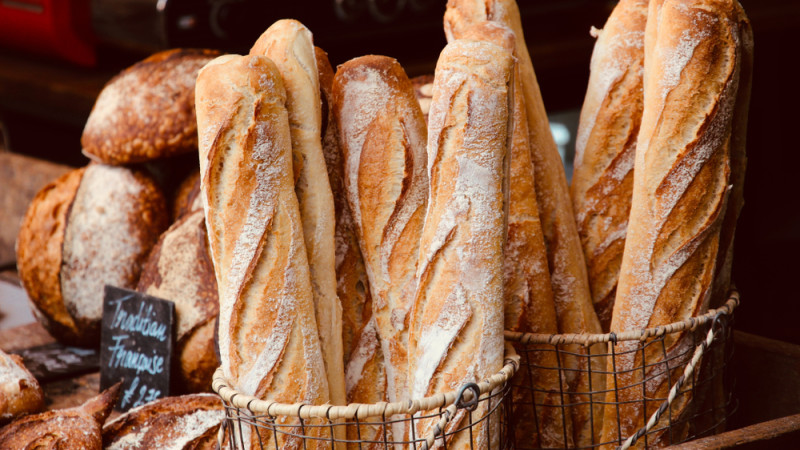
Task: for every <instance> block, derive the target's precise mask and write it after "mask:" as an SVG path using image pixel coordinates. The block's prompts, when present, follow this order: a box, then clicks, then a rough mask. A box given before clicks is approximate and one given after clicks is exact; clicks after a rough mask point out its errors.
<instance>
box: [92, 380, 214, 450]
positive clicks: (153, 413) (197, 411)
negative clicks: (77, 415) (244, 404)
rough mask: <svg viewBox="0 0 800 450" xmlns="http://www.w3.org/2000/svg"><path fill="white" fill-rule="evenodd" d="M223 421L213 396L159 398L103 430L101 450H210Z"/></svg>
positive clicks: (124, 415)
mask: <svg viewBox="0 0 800 450" xmlns="http://www.w3.org/2000/svg"><path fill="white" fill-rule="evenodd" d="M224 418H225V410H224V408H223V405H222V401H221V400H220V398H219V397H218V396H217V395H215V394H195V395H184V396H180V397H166V398H162V399H159V400H156V401H153V402H150V403H147V404H146V405H143V406H141V407H138V408H135V409H132V410H130V411H128V412H127V413H125V414H123V415H121V416H119V417H118V418H116V419H114V420H113V421H111V422H109V423H107V424H106V425H105V426H104V427H103V448H104V449H107V450H124V449H135V448H153V449H155V448H159V449H164V450H198V449H213V448H215V447H214V446H215V445H216V441H217V432H218V430H219V427H220V423H221V422H222V420H223V419H224Z"/></svg>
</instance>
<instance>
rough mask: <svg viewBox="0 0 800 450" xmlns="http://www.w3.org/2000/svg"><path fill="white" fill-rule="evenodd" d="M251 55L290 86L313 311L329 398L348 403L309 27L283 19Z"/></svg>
mask: <svg viewBox="0 0 800 450" xmlns="http://www.w3.org/2000/svg"><path fill="white" fill-rule="evenodd" d="M250 54H251V55H264V56H267V57H269V58H270V59H272V60H273V61H274V62H275V65H276V66H277V67H278V70H279V71H280V74H281V77H283V82H284V86H285V88H286V97H287V100H286V109H287V110H288V111H289V126H290V128H291V133H292V160H293V162H294V165H293V170H294V174H295V192H296V194H297V200H298V202H299V203H300V218H301V220H302V223H303V236H304V238H305V244H306V245H305V246H306V252H307V254H308V265H309V268H310V270H311V287H312V289H313V293H314V311H315V313H316V317H317V326H318V327H319V339H320V343H321V345H322V357H323V360H324V361H325V371H326V373H327V375H328V386H329V389H330V395H331V402H333V403H334V404H338V405H343V404H345V388H344V356H343V350H342V306H341V304H340V303H339V299H338V298H337V296H336V257H335V253H336V250H335V248H336V244H335V243H334V230H335V226H336V217H335V212H334V205H333V194H332V193H331V186H330V183H329V182H328V171H327V168H326V167H325V156H324V155H323V153H322V142H321V138H320V134H321V128H322V117H321V104H320V89H319V72H318V70H317V60H316V55H315V51H314V44H313V42H312V37H311V32H310V31H309V30H308V28H306V27H305V26H303V24H301V23H300V22H298V21H296V20H288V19H287V20H279V21H277V22H275V23H274V24H272V26H270V27H269V28H268V29H267V31H265V32H264V34H262V35H261V37H259V38H258V40H257V41H256V43H255V44H254V45H253V48H252V49H250Z"/></svg>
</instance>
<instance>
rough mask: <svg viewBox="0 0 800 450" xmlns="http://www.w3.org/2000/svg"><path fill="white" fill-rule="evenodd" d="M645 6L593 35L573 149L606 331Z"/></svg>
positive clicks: (579, 216) (579, 207)
mask: <svg viewBox="0 0 800 450" xmlns="http://www.w3.org/2000/svg"><path fill="white" fill-rule="evenodd" d="M647 2H648V0H622V1H621V2H619V3H618V4H617V6H616V7H615V8H614V11H613V12H612V13H611V15H610V16H609V18H608V21H607V22H606V24H605V27H604V28H603V29H602V30H593V34H595V35H596V36H597V42H596V43H595V45H594V52H593V53H592V63H591V76H590V77H589V87H588V88H587V90H586V99H585V100H584V102H583V109H582V110H581V119H580V123H579V125H578V137H577V142H576V145H575V171H574V172H573V175H572V186H571V193H572V204H573V206H574V207H575V221H576V222H577V224H578V233H579V234H580V238H581V243H582V244H583V253H584V255H585V256H586V265H587V269H588V271H589V284H590V286H591V291H592V301H593V302H594V309H595V311H596V312H597V316H598V318H599V319H600V325H601V326H602V327H603V330H604V331H608V327H609V326H610V325H611V312H612V310H613V308H614V296H615V295H616V292H617V279H619V266H620V264H621V263H622V248H623V247H624V246H625V232H626V230H627V228H628V216H629V214H630V209H631V193H632V191H633V160H634V155H635V153H636V136H637V135H638V134H639V125H640V124H641V121H642V101H643V100H642V76H643V72H644V27H645V24H646V23H647Z"/></svg>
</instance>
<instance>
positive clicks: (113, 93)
mask: <svg viewBox="0 0 800 450" xmlns="http://www.w3.org/2000/svg"><path fill="white" fill-rule="evenodd" d="M218 55H219V53H218V52H216V51H214V50H194V49H174V50H167V51H163V52H160V53H156V54H155V55H153V56H150V57H149V58H147V59H145V60H144V61H140V62H138V63H136V64H134V65H133V66H131V67H129V68H128V69H126V70H124V71H123V72H122V73H120V74H119V75H117V76H116V77H114V78H112V79H111V81H109V82H108V83H107V84H106V86H105V87H104V88H103V90H102V91H101V92H100V96H99V97H97V101H96V102H95V104H94V108H92V112H91V114H89V119H88V120H87V121H86V127H85V128H84V130H83V136H82V137H81V144H82V145H83V152H84V154H85V155H86V156H87V157H89V158H91V159H92V160H95V161H99V162H103V163H106V164H129V163H136V162H144V161H151V160H154V159H158V158H164V157H168V156H173V155H177V154H180V153H186V152H189V151H192V150H194V149H195V148H197V121H196V120H195V110H194V82H195V79H196V78H197V71H198V70H200V68H201V67H203V66H204V65H205V64H206V63H207V62H209V61H211V60H212V59H213V58H214V57H216V56H218Z"/></svg>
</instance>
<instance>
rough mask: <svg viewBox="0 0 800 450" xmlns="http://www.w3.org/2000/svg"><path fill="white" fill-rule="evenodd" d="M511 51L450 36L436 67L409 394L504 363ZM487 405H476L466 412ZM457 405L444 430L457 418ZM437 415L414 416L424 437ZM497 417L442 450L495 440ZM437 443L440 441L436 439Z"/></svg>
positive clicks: (481, 374)
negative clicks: (505, 184) (504, 273)
mask: <svg viewBox="0 0 800 450" xmlns="http://www.w3.org/2000/svg"><path fill="white" fill-rule="evenodd" d="M513 70H514V59H513V56H512V55H511V53H509V52H508V51H506V50H505V49H503V48H501V47H498V46H496V45H494V44H491V43H488V42H478V41H467V40H457V41H453V42H451V43H449V44H448V45H447V47H445V49H444V50H443V51H442V54H441V56H440V57H439V61H438V63H437V66H436V74H435V80H434V86H433V101H432V103H431V109H430V113H429V130H428V175H429V179H430V194H429V197H428V212H427V214H426V217H425V224H424V227H423V231H422V239H421V242H420V256H419V262H418V267H417V277H418V278H419V284H418V287H417V294H416V297H415V299H414V306H413V310H412V316H411V329H410V331H409V339H408V340H409V372H408V373H409V386H410V391H411V398H421V397H425V396H428V395H431V394H434V393H439V392H445V391H448V390H457V389H458V388H459V387H460V386H462V385H463V384H464V383H466V382H469V381H475V380H482V379H485V378H487V377H489V376H490V375H492V374H494V373H496V372H497V371H499V370H500V368H501V367H502V365H503V247H504V243H505V232H506V226H507V201H506V197H507V192H504V191H505V189H504V183H505V179H506V175H507V173H506V172H507V167H508V166H507V164H508V147H509V140H510V136H511V130H512V129H513V125H512V123H511V120H512V119H513V115H512V114H511V108H512V107H513ZM486 412H487V406H486V404H485V403H481V404H480V406H479V407H478V409H477V410H476V412H473V415H474V416H476V417H482V416H483V414H485V413H486ZM465 415H466V413H465V411H464V410H460V411H459V412H458V413H457V414H456V415H455V416H454V417H452V418H451V419H450V422H449V424H448V425H447V427H446V428H447V429H446V430H445V431H448V432H451V431H453V430H454V429H456V428H457V427H460V426H462V423H461V422H462V420H463V419H464V417H465ZM435 422H436V420H431V419H427V420H419V421H417V422H416V436H426V435H427V434H428V433H429V431H430V430H431V428H432V426H433V425H434V423H435ZM492 425H494V426H495V427H496V426H497V425H498V424H497V423H494V424H492V423H489V422H486V421H483V422H480V423H477V424H475V425H473V426H472V431H471V432H470V433H461V434H460V435H458V436H457V437H456V438H455V439H454V441H453V442H451V443H448V444H447V447H448V448H468V446H469V445H470V443H469V438H470V435H472V437H473V439H474V442H475V445H476V447H477V448H493V447H496V446H497V438H498V437H499V435H498V433H497V431H498V430H496V429H494V428H492ZM438 444H442V442H441V441H437V445H438Z"/></svg>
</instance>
